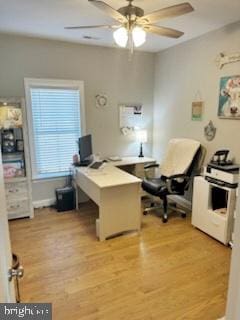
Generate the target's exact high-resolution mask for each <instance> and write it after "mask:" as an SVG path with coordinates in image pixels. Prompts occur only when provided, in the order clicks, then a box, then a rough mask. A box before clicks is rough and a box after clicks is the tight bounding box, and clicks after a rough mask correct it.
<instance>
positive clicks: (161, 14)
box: [138, 2, 194, 24]
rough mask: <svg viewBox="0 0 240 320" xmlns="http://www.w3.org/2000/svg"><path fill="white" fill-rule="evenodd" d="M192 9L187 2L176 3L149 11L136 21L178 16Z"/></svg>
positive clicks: (153, 20)
mask: <svg viewBox="0 0 240 320" xmlns="http://www.w3.org/2000/svg"><path fill="white" fill-rule="evenodd" d="M192 11H194V9H193V7H192V6H191V5H190V3H188V2H184V3H181V4H177V5H175V6H171V7H167V8H164V9H160V10H157V11H154V12H152V13H149V14H147V15H145V16H143V17H141V18H139V19H138V23H142V24H144V23H155V22H158V21H159V20H162V19H167V18H173V17H178V16H181V15H183V14H186V13H189V12H192Z"/></svg>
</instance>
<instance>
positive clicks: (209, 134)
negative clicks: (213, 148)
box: [204, 120, 217, 141]
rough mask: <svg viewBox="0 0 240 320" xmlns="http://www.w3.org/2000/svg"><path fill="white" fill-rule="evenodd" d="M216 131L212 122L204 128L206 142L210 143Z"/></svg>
mask: <svg viewBox="0 0 240 320" xmlns="http://www.w3.org/2000/svg"><path fill="white" fill-rule="evenodd" d="M216 131H217V129H216V128H215V127H214V125H213V122H212V120H210V121H209V123H208V125H207V126H206V127H204V136H205V138H206V139H207V140H208V141H212V140H213V139H214V138H215V135H216Z"/></svg>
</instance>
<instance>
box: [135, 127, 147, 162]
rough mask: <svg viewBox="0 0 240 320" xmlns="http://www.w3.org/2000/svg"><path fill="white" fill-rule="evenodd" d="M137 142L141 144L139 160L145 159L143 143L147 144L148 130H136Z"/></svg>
mask: <svg viewBox="0 0 240 320" xmlns="http://www.w3.org/2000/svg"><path fill="white" fill-rule="evenodd" d="M136 140H137V141H138V142H140V152H139V158H143V157H144V155H143V143H146V142H147V130H136Z"/></svg>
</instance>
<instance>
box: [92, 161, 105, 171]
mask: <svg viewBox="0 0 240 320" xmlns="http://www.w3.org/2000/svg"><path fill="white" fill-rule="evenodd" d="M102 164H103V162H102V161H95V162H93V163H92V164H91V165H90V166H89V168H91V169H99V168H100V167H101V165H102Z"/></svg>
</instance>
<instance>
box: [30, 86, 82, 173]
mask: <svg viewBox="0 0 240 320" xmlns="http://www.w3.org/2000/svg"><path fill="white" fill-rule="evenodd" d="M30 99H31V113H32V133H33V142H34V151H35V152H34V153H35V154H34V162H35V163H34V168H35V170H34V171H35V172H34V173H33V174H34V175H35V178H41V177H43V178H44V177H51V176H58V175H59V176H60V175H64V174H66V173H67V172H68V171H69V167H70V164H71V163H72V156H73V154H75V153H77V152H78V144H77V141H78V138H79V137H80V135H81V119H80V101H81V99H80V91H79V90H78V89H69V88H66V89H65V88H59V89H58V88H50V87H49V88H35V87H33V88H30Z"/></svg>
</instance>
